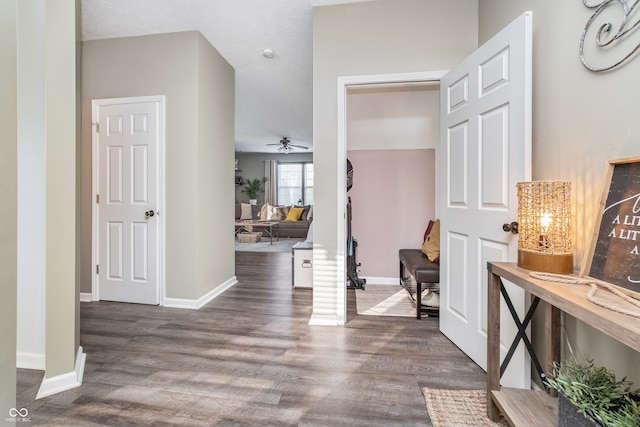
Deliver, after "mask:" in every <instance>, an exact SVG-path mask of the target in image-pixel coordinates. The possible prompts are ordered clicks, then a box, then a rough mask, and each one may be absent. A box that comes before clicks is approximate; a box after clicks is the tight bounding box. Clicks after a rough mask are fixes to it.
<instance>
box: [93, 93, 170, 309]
mask: <svg viewBox="0 0 640 427" xmlns="http://www.w3.org/2000/svg"><path fill="white" fill-rule="evenodd" d="M142 102H157V103H158V106H159V108H158V142H159V143H158V147H157V156H158V158H157V165H158V173H157V176H158V180H157V191H158V194H157V201H158V204H157V215H156V221H158V239H157V245H158V260H157V261H158V262H157V263H156V266H157V267H156V269H157V273H156V274H157V276H156V277H157V278H158V285H157V286H158V290H159V299H160V301H159V303H160V305H164V299H165V274H164V271H165V244H164V242H165V239H164V235H165V221H164V217H165V215H164V213H165V205H164V189H165V162H164V146H165V96H164V95H153V96H134V97H127V98H105V99H93V100H91V168H92V172H91V242H92V245H91V246H92V251H91V268H92V270H93V271H92V274H91V300H92V301H99V300H100V289H99V288H100V284H99V281H98V277H99V276H98V274H97V270H96V266H97V265H98V264H99V260H100V253H99V250H100V233H99V222H98V220H99V218H100V212H99V209H98V208H99V205H98V203H96V201H97V195H98V188H99V187H98V184H99V171H100V170H99V149H98V133H97V132H96V123H97V116H98V112H99V109H100V107H102V106H107V105H114V104H133V103H142Z"/></svg>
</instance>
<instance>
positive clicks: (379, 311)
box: [355, 283, 416, 317]
mask: <svg viewBox="0 0 640 427" xmlns="http://www.w3.org/2000/svg"><path fill="white" fill-rule="evenodd" d="M355 293H356V307H357V310H358V314H363V315H369V316H399V317H416V309H415V306H414V305H413V303H412V302H411V298H410V297H409V294H408V293H407V291H405V290H404V288H403V287H401V286H400V285H375V284H368V283H367V285H366V286H365V290H364V291H362V290H359V289H357V290H356V291H355Z"/></svg>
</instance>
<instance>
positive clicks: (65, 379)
mask: <svg viewBox="0 0 640 427" xmlns="http://www.w3.org/2000/svg"><path fill="white" fill-rule="evenodd" d="M86 360H87V355H86V354H85V353H84V352H83V351H82V346H80V347H78V356H77V357H76V366H75V370H74V371H72V372H68V373H66V374H62V375H56V376H55V377H51V378H47V377H46V372H45V378H44V379H43V380H42V383H41V384H40V389H39V390H38V394H37V395H36V400H37V399H41V398H43V397H47V396H51V395H52V394H56V393H60V392H63V391H66V390H70V389H72V388H76V387H80V386H81V385H82V378H83V376H84V364H85V362H86Z"/></svg>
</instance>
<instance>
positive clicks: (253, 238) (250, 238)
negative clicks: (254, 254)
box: [238, 233, 262, 243]
mask: <svg viewBox="0 0 640 427" xmlns="http://www.w3.org/2000/svg"><path fill="white" fill-rule="evenodd" d="M261 234H262V233H238V242H240V243H257V242H259V241H260V235H261Z"/></svg>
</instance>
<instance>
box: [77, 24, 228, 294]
mask: <svg viewBox="0 0 640 427" xmlns="http://www.w3.org/2000/svg"><path fill="white" fill-rule="evenodd" d="M82 53H83V77H82V78H83V87H82V90H83V106H82V111H83V119H82V120H83V127H82V129H83V150H82V164H83V168H82V182H83V185H84V186H83V188H82V207H83V210H82V219H81V221H82V234H83V241H82V246H83V253H85V254H90V253H91V187H90V183H91V150H90V146H91V100H92V99H99V98H115V97H129V96H142V95H166V120H165V124H166V126H165V129H166V138H165V176H166V178H165V204H166V211H165V212H164V213H163V214H164V217H165V224H166V234H165V244H166V263H165V267H166V296H167V297H168V298H178V299H191V300H193V299H197V298H199V297H201V296H202V295H203V294H204V293H206V291H209V290H211V289H212V288H214V287H216V286H218V285H220V284H221V283H222V282H224V281H226V280H228V279H230V278H232V277H233V275H234V256H235V255H234V250H233V245H234V243H233V231H232V230H233V227H232V226H231V222H230V221H232V220H233V187H232V186H231V183H232V180H233V178H232V177H233V156H234V155H233V147H234V116H233V111H234V71H233V69H232V68H231V67H230V66H229V65H228V63H226V61H225V60H224V59H223V58H222V57H221V56H220V55H219V54H218V52H217V51H216V50H215V49H213V48H212V47H211V46H210V45H209V44H208V42H206V40H204V38H203V37H202V35H201V34H200V33H199V32H196V31H192V32H183V33H171V34H160V35H153V36H144V37H131V38H122V39H109V40H96V41H88V42H85V43H83V52H82ZM225 201H226V202H225ZM225 224H226V225H225ZM224 230H229V231H228V232H225V231H224ZM212 242H216V243H217V245H218V246H215V245H213V243H212ZM82 262H83V265H82V291H83V292H90V289H91V274H92V271H93V269H92V268H91V263H90V256H89V255H87V259H86V260H85V259H83V261H82Z"/></svg>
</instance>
